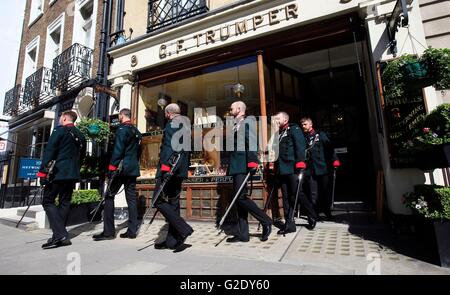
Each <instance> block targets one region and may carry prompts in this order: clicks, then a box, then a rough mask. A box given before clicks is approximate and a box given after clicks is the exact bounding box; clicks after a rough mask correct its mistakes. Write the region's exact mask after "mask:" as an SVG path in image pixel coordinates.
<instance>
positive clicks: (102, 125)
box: [77, 118, 111, 143]
mask: <svg viewBox="0 0 450 295" xmlns="http://www.w3.org/2000/svg"><path fill="white" fill-rule="evenodd" d="M77 127H78V128H79V129H80V131H81V132H82V133H83V134H84V136H86V138H88V139H90V140H92V141H94V142H97V143H103V142H106V141H107V140H108V138H109V136H110V134H111V131H110V129H109V125H108V123H106V122H103V121H102V120H98V119H89V118H85V119H82V120H81V121H80V122H79V123H78V124H77Z"/></svg>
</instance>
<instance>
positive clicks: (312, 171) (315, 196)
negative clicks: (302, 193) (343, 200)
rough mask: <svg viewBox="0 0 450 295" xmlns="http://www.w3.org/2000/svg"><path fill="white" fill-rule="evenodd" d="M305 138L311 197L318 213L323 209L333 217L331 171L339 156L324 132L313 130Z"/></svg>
mask: <svg viewBox="0 0 450 295" xmlns="http://www.w3.org/2000/svg"><path fill="white" fill-rule="evenodd" d="M305 139H306V149H307V151H306V171H305V176H306V177H305V183H306V185H307V186H308V187H307V191H308V192H309V199H310V200H311V202H312V203H313V205H314V207H315V210H316V213H317V215H319V213H320V212H321V211H322V212H324V213H325V215H327V217H329V218H331V217H332V215H331V211H330V206H331V194H330V189H329V182H330V178H329V173H330V171H331V167H332V164H333V162H334V161H335V160H338V158H337V156H336V153H335V152H334V147H333V145H332V144H331V142H330V140H329V139H328V136H327V135H326V134H325V133H324V132H316V131H315V130H312V131H311V132H309V133H308V134H305Z"/></svg>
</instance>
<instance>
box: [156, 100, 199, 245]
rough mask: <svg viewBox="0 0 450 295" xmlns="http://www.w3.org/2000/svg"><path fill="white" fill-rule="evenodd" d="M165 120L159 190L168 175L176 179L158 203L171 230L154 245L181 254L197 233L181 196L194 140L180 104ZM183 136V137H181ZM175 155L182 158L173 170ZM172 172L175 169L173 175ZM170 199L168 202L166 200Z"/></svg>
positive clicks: (172, 107) (169, 108)
mask: <svg viewBox="0 0 450 295" xmlns="http://www.w3.org/2000/svg"><path fill="white" fill-rule="evenodd" d="M165 116H166V119H167V120H168V122H167V124H166V127H165V129H164V135H163V139H162V143H161V149H160V153H159V165H158V171H157V173H156V187H155V191H156V190H157V188H158V187H159V186H160V185H161V183H162V182H163V180H164V179H165V178H166V177H168V175H169V174H168V173H169V172H172V173H173V175H172V177H170V179H169V180H168V182H167V184H166V185H165V186H164V189H163V193H162V194H161V195H160V196H159V197H158V200H157V201H156V204H155V206H156V208H158V210H159V212H161V214H162V215H163V216H164V218H165V219H166V220H167V222H168V223H169V230H168V233H167V236H166V240H165V241H163V242H161V243H156V244H155V245H154V247H155V249H172V250H174V252H180V251H182V250H184V249H186V245H185V244H184V241H185V240H186V238H187V237H188V236H190V235H191V234H192V233H193V232H194V230H193V229H192V227H191V226H190V225H189V224H187V223H186V221H184V219H183V218H182V217H181V216H180V194H181V186H182V183H183V180H184V179H185V178H187V177H188V168H189V150H188V149H186V148H185V146H184V142H183V141H184V139H186V138H190V136H191V129H190V126H189V124H188V122H187V121H185V120H183V117H182V116H181V115H180V107H179V106H178V105H177V104H176V103H171V104H169V105H168V106H166V108H165ZM179 132H180V133H181V135H182V136H180V137H179V140H176V141H175V142H172V138H173V136H174V135H175V134H176V133H179ZM177 135H180V134H177ZM174 153H179V154H180V160H179V161H178V165H176V166H175V167H172V166H171V164H170V163H169V159H170V158H171V156H172V155H173V154H174ZM172 169H174V170H173V171H172ZM163 195H164V196H166V197H167V200H166V199H165V198H163Z"/></svg>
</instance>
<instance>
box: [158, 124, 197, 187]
mask: <svg viewBox="0 0 450 295" xmlns="http://www.w3.org/2000/svg"><path fill="white" fill-rule="evenodd" d="M178 132H179V133H178ZM174 134H176V138H178V139H179V141H178V143H179V146H178V147H176V146H172V138H173V136H174ZM181 135H183V136H181ZM184 138H189V140H190V138H191V129H190V126H189V125H187V122H185V121H184V120H183V117H181V116H177V117H175V118H173V119H172V120H170V121H168V122H167V124H166V127H165V128H164V133H163V139H162V142H161V148H160V151H159V164H158V171H157V172H156V177H160V176H161V175H162V173H161V166H162V165H166V166H171V165H170V163H169V159H170V157H171V156H172V155H173V154H174V153H175V152H178V153H180V154H181V157H180V160H179V162H178V165H177V167H176V168H175V170H174V171H173V175H174V176H177V177H182V178H186V177H187V176H188V169H189V161H190V144H189V150H187V149H184V141H183V140H184Z"/></svg>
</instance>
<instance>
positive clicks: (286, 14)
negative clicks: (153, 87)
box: [159, 3, 299, 59]
mask: <svg viewBox="0 0 450 295" xmlns="http://www.w3.org/2000/svg"><path fill="white" fill-rule="evenodd" d="M298 17H299V6H298V3H292V4H286V5H284V6H279V8H278V9H275V8H273V9H272V10H269V12H268V13H267V12H264V13H263V12H261V13H260V14H255V15H251V16H247V18H244V19H240V20H238V21H235V22H234V23H232V22H230V23H228V24H223V25H221V26H219V27H216V28H213V29H210V30H207V31H204V32H202V33H197V34H195V35H194V36H193V39H194V40H195V41H196V44H197V47H200V46H204V45H209V44H215V43H216V42H219V41H223V42H225V41H226V40H228V39H230V38H232V37H237V36H240V35H245V34H246V33H248V31H249V30H251V28H250V26H251V25H253V31H256V30H257V29H258V28H261V27H263V26H264V25H267V18H268V24H269V26H273V25H276V24H279V23H281V22H282V21H283V22H285V21H289V20H291V19H296V18H298ZM247 22H248V23H247ZM233 27H234V28H233ZM233 29H234V33H233ZM230 31H231V32H230ZM187 40H189V39H179V40H178V41H175V40H173V41H171V43H170V44H169V45H168V44H163V45H161V46H160V48H159V57H160V58H161V59H164V58H166V57H168V56H171V55H174V54H180V53H181V52H184V51H188V50H190V49H191V48H192V47H185V46H186V45H185V43H186V41H187Z"/></svg>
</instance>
